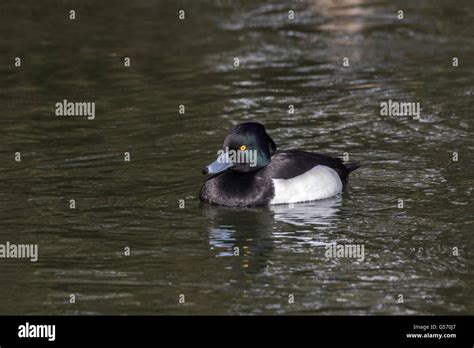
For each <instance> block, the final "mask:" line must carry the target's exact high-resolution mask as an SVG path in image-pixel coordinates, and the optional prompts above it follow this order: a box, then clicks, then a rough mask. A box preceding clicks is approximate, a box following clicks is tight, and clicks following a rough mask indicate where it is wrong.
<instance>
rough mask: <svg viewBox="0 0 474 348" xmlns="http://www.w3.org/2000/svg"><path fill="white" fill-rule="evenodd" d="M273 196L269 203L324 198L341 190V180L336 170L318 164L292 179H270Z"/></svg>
mask: <svg viewBox="0 0 474 348" xmlns="http://www.w3.org/2000/svg"><path fill="white" fill-rule="evenodd" d="M272 180H273V187H274V188H275V196H274V197H273V199H272V200H271V202H270V204H282V203H298V202H307V201H314V200H317V199H325V198H329V197H332V196H335V195H337V194H338V193H340V192H341V191H342V181H341V179H340V178H339V175H338V174H337V172H336V171H335V170H334V169H332V168H329V167H327V166H322V165H318V166H316V167H313V168H312V169H311V170H308V171H307V172H306V173H304V174H301V175H298V176H297V177H294V178H292V179H288V180H285V179H272Z"/></svg>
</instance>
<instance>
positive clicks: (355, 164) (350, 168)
mask: <svg viewBox="0 0 474 348" xmlns="http://www.w3.org/2000/svg"><path fill="white" fill-rule="evenodd" d="M361 165H362V164H360V163H359V162H352V163H347V164H345V166H346V168H347V170H348V171H349V173H350V172H353V171H354V170H356V169H357V168H359V167H360V166H361Z"/></svg>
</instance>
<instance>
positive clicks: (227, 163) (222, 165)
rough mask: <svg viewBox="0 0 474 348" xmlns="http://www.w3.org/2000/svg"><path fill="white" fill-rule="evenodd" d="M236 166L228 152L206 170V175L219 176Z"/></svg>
mask: <svg viewBox="0 0 474 348" xmlns="http://www.w3.org/2000/svg"><path fill="white" fill-rule="evenodd" d="M233 166H234V163H232V161H231V160H230V159H229V155H228V153H227V152H224V153H223V154H221V155H220V156H219V157H217V159H216V160H215V161H214V162H212V163H211V164H209V165H208V166H206V167H205V168H204V172H205V174H217V173H220V172H223V171H225V170H227V169H229V168H231V167H233Z"/></svg>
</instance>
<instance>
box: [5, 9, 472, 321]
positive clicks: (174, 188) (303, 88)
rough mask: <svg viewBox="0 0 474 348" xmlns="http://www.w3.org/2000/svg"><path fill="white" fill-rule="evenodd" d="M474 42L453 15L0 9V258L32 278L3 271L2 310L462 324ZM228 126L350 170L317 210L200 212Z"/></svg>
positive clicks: (467, 308)
mask: <svg viewBox="0 0 474 348" xmlns="http://www.w3.org/2000/svg"><path fill="white" fill-rule="evenodd" d="M70 9H75V10H76V16H77V17H76V19H75V20H69V17H68V16H69V10H70ZM180 9H185V11H186V13H185V16H186V18H185V20H182V21H180V20H178V10H180ZM291 9H293V10H294V11H295V19H294V20H290V19H288V11H289V10H291ZM400 9H401V10H403V11H404V19H403V20H398V19H397V11H398V10H400ZM473 33H474V4H473V3H472V1H469V0H466V1H456V2H451V1H417V2H411V1H388V0H387V1H367V0H346V1H336V0H334V1H331V0H324V1H314V2H309V1H308V2H299V1H298V2H290V1H287V2H285V1H271V2H256V1H187V2H176V1H171V0H169V1H143V0H142V1H133V2H125V1H107V2H96V1H48V2H41V4H39V3H38V2H34V1H19V2H18V1H2V3H1V4H0V38H1V39H0V53H1V54H0V76H1V79H0V105H1V111H0V114H1V117H0V139H1V140H0V158H1V165H0V221H1V225H0V227H1V228H0V243H5V242H6V241H10V242H11V243H37V244H38V248H39V260H38V262H36V263H32V262H30V261H29V260H25V259H0V284H1V285H0V313H3V314H12V313H34V314H110V313H113V314H119V313H120V314H122V313H129V314H137V313H138V314H190V313H192V314H297V313H299V314H467V313H471V314H472V313H473V312H474V277H473V271H472V270H473V266H474V262H473V252H472V250H473V248H474V238H473V227H474V225H473V223H474V221H473V217H472V216H473V214H472V211H473V209H472V203H473V200H472V193H473V191H472V186H473V170H474V164H473V163H474V162H473V155H472V154H473V151H474V148H473V145H474V144H473V141H472V139H473V136H472V135H473V134H472V131H473V119H472V110H473V96H474V66H473V61H474V60H473V58H474V35H473ZM15 57H21V59H22V60H21V67H14V58H15ZM124 57H130V58H131V66H130V67H124V64H123V59H124ZM235 57H238V58H239V60H240V66H239V67H234V58H235ZM344 57H348V58H349V62H350V66H349V67H344V66H343V64H342V62H343V58H344ZM453 57H458V59H459V66H458V67H453V65H452V58H453ZM64 99H67V100H69V101H88V102H95V103H96V117H95V119H94V120H87V119H86V118H81V117H57V116H55V107H54V105H55V103H57V102H60V101H62V100H64ZM388 99H392V100H396V101H403V102H419V103H421V109H422V111H421V117H420V119H413V118H412V117H389V116H381V115H380V103H381V102H384V101H387V100H388ZM181 104H182V105H184V106H185V114H180V113H179V112H178V107H179V105H181ZM290 104H291V105H294V107H295V113H294V114H290V113H288V105H290ZM244 121H259V122H262V123H264V124H265V125H266V127H267V130H268V132H269V133H270V135H271V136H272V137H273V139H274V140H275V141H276V143H277V144H278V146H279V148H281V149H285V148H299V149H306V150H310V151H317V152H320V153H326V154H332V155H334V156H343V154H344V153H345V152H347V153H348V154H349V157H350V160H351V161H360V162H362V163H363V164H364V167H363V168H361V169H359V170H358V171H356V172H355V173H353V175H352V178H351V182H350V186H349V189H348V191H347V192H346V193H344V194H343V195H342V196H340V197H336V198H334V199H330V200H326V201H320V202H311V203H305V204H295V205H294V206H293V207H291V206H288V205H279V206H272V207H262V208H249V209H230V208H219V207H208V206H204V205H200V204H199V202H198V199H197V196H198V192H199V188H200V185H201V182H202V176H201V169H202V167H203V165H205V164H207V163H208V162H210V161H211V160H212V159H213V158H214V157H215V155H216V151H217V150H218V149H219V148H220V146H221V144H222V141H223V138H224V136H225V134H226V132H227V130H228V129H229V128H230V127H231V126H232V125H235V124H238V123H240V122H244ZM15 152H20V153H21V162H15V161H14V156H15ZM125 152H130V156H131V161H130V162H126V161H124V153H125ZM453 152H457V153H458V156H459V157H458V161H453ZM70 199H75V200H76V209H69V200H70ZM399 199H402V200H403V205H404V206H403V208H398V200H399ZM180 200H184V205H185V206H184V208H183V209H181V208H180V206H179V205H180ZM331 243H341V244H363V245H364V246H365V259H364V260H363V261H357V260H354V259H344V258H330V259H328V258H326V257H325V246H326V245H328V244H331ZM126 247H129V248H130V249H131V256H124V248H126ZM235 247H238V248H239V251H240V255H239V256H234V255H233V252H234V250H235V249H234V248H235ZM453 248H458V252H459V255H458V256H454V255H453V250H454V249H453ZM71 294H75V295H76V303H74V304H71V303H70V301H69V300H70V295H71ZM180 294H184V295H185V303H184V304H179V303H178V299H179V295H180ZM290 294H292V295H294V303H289V301H288V300H289V295H290ZM400 294H402V295H403V298H404V302H403V303H398V301H397V300H398V299H399V297H398V296H399V295H400Z"/></svg>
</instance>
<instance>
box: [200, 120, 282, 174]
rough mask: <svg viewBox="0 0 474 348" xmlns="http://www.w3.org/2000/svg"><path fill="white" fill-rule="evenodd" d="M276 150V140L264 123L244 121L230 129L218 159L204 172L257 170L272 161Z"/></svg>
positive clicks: (205, 168)
mask: <svg viewBox="0 0 474 348" xmlns="http://www.w3.org/2000/svg"><path fill="white" fill-rule="evenodd" d="M275 151H276V145H275V142H274V141H273V140H272V138H270V136H269V135H268V134H267V132H266V131H265V127H264V126H263V125H262V124H260V123H257V122H246V123H242V124H239V125H238V126H235V127H234V128H232V129H231V130H230V131H229V134H228V135H227V136H226V138H225V140H224V145H223V148H222V150H219V151H218V157H217V159H216V160H215V161H214V162H212V163H211V164H209V165H208V166H206V167H204V169H203V174H218V173H221V172H224V171H226V170H232V171H236V172H252V171H256V170H259V169H262V168H264V167H265V166H267V165H268V164H269V163H270V161H271V157H272V155H273V154H274V153H275Z"/></svg>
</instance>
